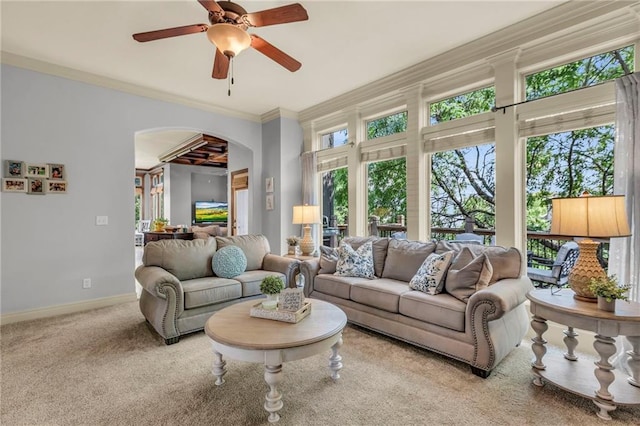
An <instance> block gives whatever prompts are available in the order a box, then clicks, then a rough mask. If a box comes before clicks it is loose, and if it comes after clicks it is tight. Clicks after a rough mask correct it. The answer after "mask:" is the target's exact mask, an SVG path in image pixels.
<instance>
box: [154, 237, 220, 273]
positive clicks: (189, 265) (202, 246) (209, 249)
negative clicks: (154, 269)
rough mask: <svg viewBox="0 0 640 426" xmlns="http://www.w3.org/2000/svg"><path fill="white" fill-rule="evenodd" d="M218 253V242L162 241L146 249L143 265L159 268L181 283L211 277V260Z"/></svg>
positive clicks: (213, 240) (211, 240) (210, 240)
mask: <svg viewBox="0 0 640 426" xmlns="http://www.w3.org/2000/svg"><path fill="white" fill-rule="evenodd" d="M215 252H216V240H215V239H213V238H211V239H208V240H160V241H152V242H150V243H148V244H147V245H146V246H145V247H144V254H143V255H142V263H143V264H144V265H145V266H159V267H160V268H163V269H165V270H167V271H169V272H170V273H172V274H173V275H175V276H176V278H178V279H179V280H180V281H182V280H190V279H193V278H202V277H211V276H213V269H212V268H211V259H212V258H213V254H214V253H215Z"/></svg>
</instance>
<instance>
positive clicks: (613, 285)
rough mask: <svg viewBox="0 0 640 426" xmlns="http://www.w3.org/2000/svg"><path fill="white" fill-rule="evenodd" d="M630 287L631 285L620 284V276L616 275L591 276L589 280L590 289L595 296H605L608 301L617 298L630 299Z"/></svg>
mask: <svg viewBox="0 0 640 426" xmlns="http://www.w3.org/2000/svg"><path fill="white" fill-rule="evenodd" d="M630 288H631V286H630V285H620V284H618V278H617V277H616V276H615V275H612V276H610V277H607V276H604V277H600V278H591V281H589V291H591V292H592V293H593V294H594V295H595V296H599V297H604V298H605V300H606V301H607V302H611V301H613V300H615V299H620V300H629V297H628V296H627V292H628V291H629V289H630Z"/></svg>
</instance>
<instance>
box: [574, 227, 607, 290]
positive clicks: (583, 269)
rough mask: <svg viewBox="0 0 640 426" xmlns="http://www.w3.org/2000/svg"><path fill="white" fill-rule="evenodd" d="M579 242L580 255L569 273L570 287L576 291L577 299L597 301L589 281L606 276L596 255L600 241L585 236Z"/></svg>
mask: <svg viewBox="0 0 640 426" xmlns="http://www.w3.org/2000/svg"><path fill="white" fill-rule="evenodd" d="M577 243H578V247H579V248H580V255H579V256H578V260H577V261H576V264H575V265H574V267H573V269H572V270H571V273H570V274H569V280H568V281H569V287H571V290H573V292H574V293H575V295H574V296H573V297H574V298H575V299H577V300H582V301H584V302H596V300H597V299H596V296H595V295H594V294H593V293H592V292H591V290H589V283H590V281H591V278H598V277H604V276H606V273H605V272H604V269H602V266H601V265H600V262H599V261H598V257H597V256H596V251H597V249H598V245H600V243H599V242H597V241H593V240H591V239H589V238H584V239H582V240H580V241H578V242H577Z"/></svg>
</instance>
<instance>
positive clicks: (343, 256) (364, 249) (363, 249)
mask: <svg viewBox="0 0 640 426" xmlns="http://www.w3.org/2000/svg"><path fill="white" fill-rule="evenodd" d="M337 251H338V263H336V272H335V274H334V275H341V276H343V277H361V278H369V279H371V278H375V274H374V269H373V244H372V242H371V241H368V242H366V243H364V244H362V245H361V246H360V247H358V250H354V249H353V247H351V246H350V245H349V244H347V243H344V242H343V243H341V244H340V247H338V250H337Z"/></svg>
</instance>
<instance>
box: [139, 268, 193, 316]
mask: <svg viewBox="0 0 640 426" xmlns="http://www.w3.org/2000/svg"><path fill="white" fill-rule="evenodd" d="M135 276H136V279H137V280H138V282H139V283H140V285H141V286H142V288H144V289H145V290H146V291H147V292H148V293H149V294H151V295H152V296H154V297H157V298H160V299H165V300H166V302H167V305H169V306H175V310H176V313H175V314H176V317H179V316H180V315H182V313H183V312H184V290H183V288H182V283H181V282H180V280H179V279H178V278H176V276H175V275H173V274H172V273H170V272H168V271H167V270H165V269H162V268H161V267H159V266H144V265H141V266H138V268H137V269H136V273H135Z"/></svg>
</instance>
